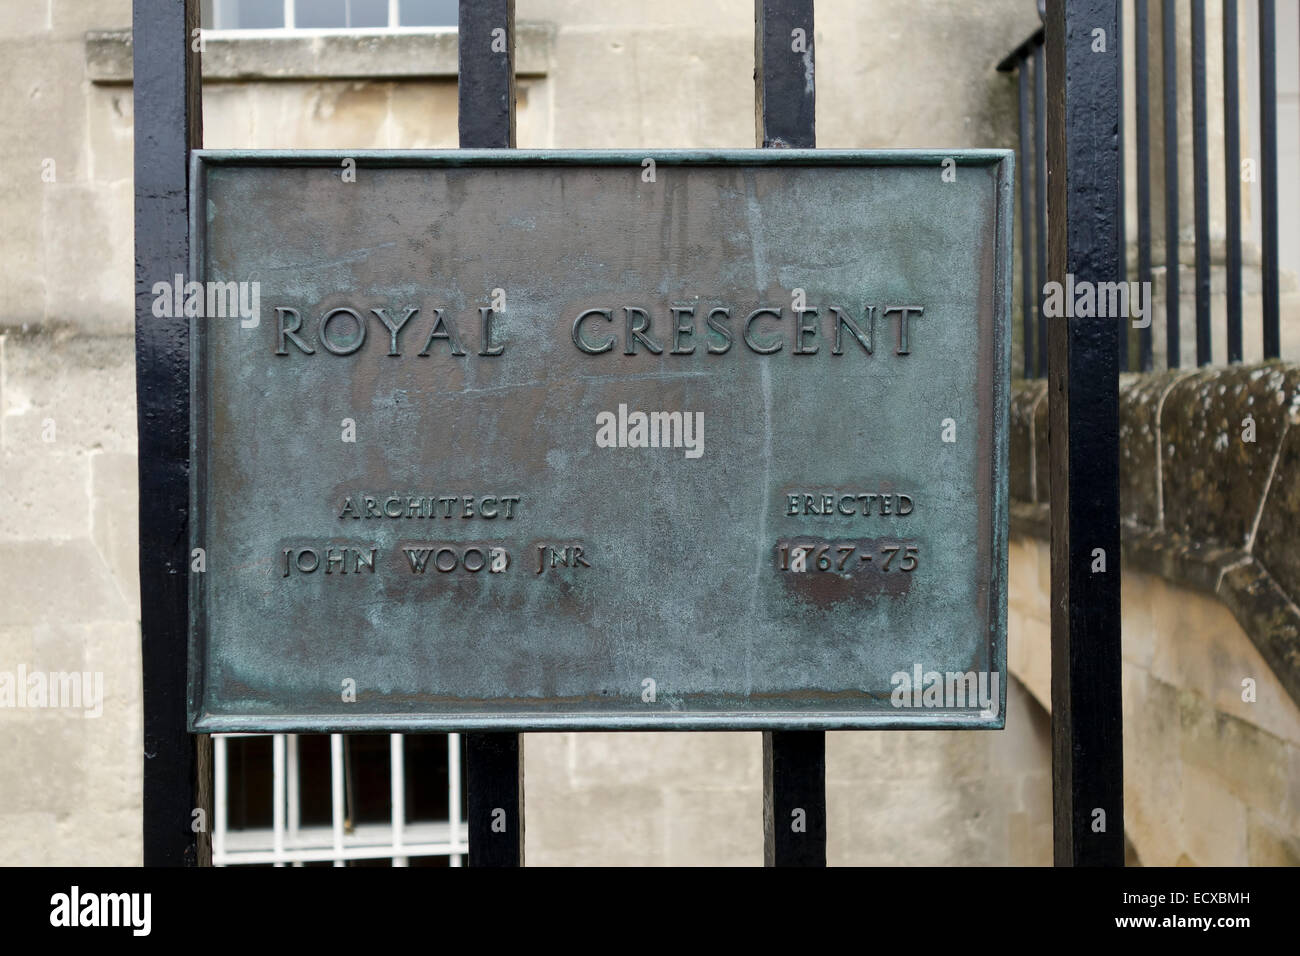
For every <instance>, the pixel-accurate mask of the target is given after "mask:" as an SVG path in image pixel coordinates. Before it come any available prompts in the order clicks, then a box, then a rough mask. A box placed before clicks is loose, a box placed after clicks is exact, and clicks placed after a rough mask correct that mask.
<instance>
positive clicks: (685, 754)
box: [570, 732, 763, 790]
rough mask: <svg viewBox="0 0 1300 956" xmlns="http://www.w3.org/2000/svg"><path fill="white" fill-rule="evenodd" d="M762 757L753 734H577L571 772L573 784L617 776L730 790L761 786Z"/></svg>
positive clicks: (640, 782)
mask: <svg viewBox="0 0 1300 956" xmlns="http://www.w3.org/2000/svg"><path fill="white" fill-rule="evenodd" d="M633 753H634V754H635V755H636V756H635V758H632V757H630V754H633ZM762 756H763V741H762V737H761V735H759V734H757V733H721V732H703V733H690V734H666V733H631V734H627V733H617V734H616V733H610V734H578V735H576V736H575V738H574V740H573V743H572V764H571V770H570V773H571V776H572V780H573V785H574V787H575V788H585V787H594V786H598V785H599V784H600V783H602V782H608V781H610V780H618V781H619V783H621V784H626V785H629V786H632V785H635V786H641V787H645V788H647V789H655V788H659V789H663V788H666V787H670V786H677V787H691V788H694V789H708V788H710V787H714V788H718V789H721V790H734V789H737V788H741V787H751V788H752V787H761V786H762V783H763V764H762Z"/></svg>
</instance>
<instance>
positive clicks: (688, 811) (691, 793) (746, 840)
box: [664, 786, 763, 866]
mask: <svg viewBox="0 0 1300 956" xmlns="http://www.w3.org/2000/svg"><path fill="white" fill-rule="evenodd" d="M664 817H665V821H666V824H665V825H666V830H667V832H666V839H667V844H666V847H665V857H666V862H667V863H668V865H669V866H689V865H707V866H762V865H763V840H762V826H763V791H762V787H761V786H759V787H752V786H751V787H746V788H743V789H741V788H729V789H719V788H717V787H708V788H704V789H697V788H694V787H683V788H678V787H675V786H674V787H673V788H672V789H670V790H668V791H667V792H666V793H665V794H664Z"/></svg>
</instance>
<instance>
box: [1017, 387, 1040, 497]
mask: <svg viewBox="0 0 1300 956" xmlns="http://www.w3.org/2000/svg"><path fill="white" fill-rule="evenodd" d="M1046 400H1047V382H1046V381H1043V380H1039V381H1035V382H1017V383H1016V385H1015V386H1014V388H1013V390H1012V393H1011V415H1010V428H1009V432H1010V434H1009V436H1008V438H1009V442H1008V444H1009V456H1010V459H1011V482H1010V494H1011V497H1012V498H1013V499H1015V500H1018V501H1034V500H1035V498H1034V490H1035V489H1034V467H1035V465H1036V459H1035V455H1034V411H1035V408H1036V407H1037V405H1038V404H1039V403H1040V402H1046Z"/></svg>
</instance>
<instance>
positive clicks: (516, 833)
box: [465, 0, 524, 866]
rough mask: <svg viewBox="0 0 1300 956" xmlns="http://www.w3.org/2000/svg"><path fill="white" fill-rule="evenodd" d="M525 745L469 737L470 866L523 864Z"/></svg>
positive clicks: (506, 738) (504, 738) (512, 737)
mask: <svg viewBox="0 0 1300 956" xmlns="http://www.w3.org/2000/svg"><path fill="white" fill-rule="evenodd" d="M471 2H477V0H471ZM519 742H520V735H519V734H493V733H472V734H466V735H465V775H466V778H467V781H468V783H469V808H468V811H469V812H468V814H467V816H468V823H469V865H470V866H522V865H523V862H524V764H523V761H522V760H521V759H520V753H519V750H520V747H519Z"/></svg>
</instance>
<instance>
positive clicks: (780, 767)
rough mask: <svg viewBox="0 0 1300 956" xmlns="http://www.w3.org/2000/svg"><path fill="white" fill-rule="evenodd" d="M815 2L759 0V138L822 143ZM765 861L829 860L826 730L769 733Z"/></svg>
mask: <svg viewBox="0 0 1300 956" xmlns="http://www.w3.org/2000/svg"><path fill="white" fill-rule="evenodd" d="M815 62H816V59H815V51H814V49H813V0H754V102H755V110H756V113H755V117H754V119H755V139H756V140H757V141H758V144H759V145H760V146H764V147H807V148H811V147H814V146H816V145H817V128H816V122H815V118H816V96H817V94H816V87H815V84H814V75H815V74H814V64H815ZM763 860H764V863H765V864H766V865H767V866H825V865H826V734H825V733H824V732H822V731H809V730H798V731H772V732H765V733H764V734H763Z"/></svg>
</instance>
